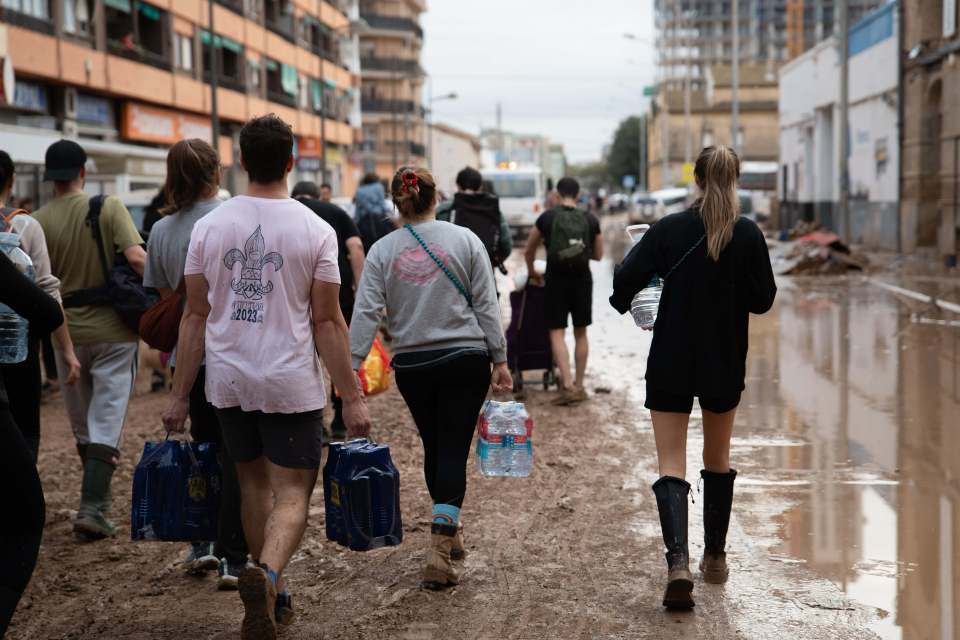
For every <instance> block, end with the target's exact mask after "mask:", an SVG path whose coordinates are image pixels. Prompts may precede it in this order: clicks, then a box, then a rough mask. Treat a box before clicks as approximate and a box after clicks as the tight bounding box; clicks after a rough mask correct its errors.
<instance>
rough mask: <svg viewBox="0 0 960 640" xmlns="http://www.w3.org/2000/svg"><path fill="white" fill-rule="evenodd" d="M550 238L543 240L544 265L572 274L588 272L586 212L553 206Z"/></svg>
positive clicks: (589, 252) (588, 250) (553, 271)
mask: <svg viewBox="0 0 960 640" xmlns="http://www.w3.org/2000/svg"><path fill="white" fill-rule="evenodd" d="M554 211H555V212H556V216H555V217H554V219H553V226H552V227H551V229H550V242H549V243H548V244H547V265H548V268H549V269H550V272H551V273H556V274H560V275H569V276H575V275H580V274H584V273H589V272H590V256H591V255H593V247H591V246H590V244H591V243H590V222H589V221H588V220H587V214H586V213H585V212H584V211H581V210H580V209H576V208H574V207H563V206H561V207H557V208H556V209H555V210H554Z"/></svg>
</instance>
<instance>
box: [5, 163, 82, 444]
mask: <svg viewBox="0 0 960 640" xmlns="http://www.w3.org/2000/svg"><path fill="white" fill-rule="evenodd" d="M14 177H15V173H14V165H13V160H11V158H10V156H9V155H8V154H7V152H6V151H0V232H8V233H15V234H17V236H18V239H19V241H20V248H21V249H23V251H24V252H25V253H26V254H27V255H28V256H30V259H31V260H32V261H33V269H34V274H35V282H36V284H37V286H39V287H40V288H41V289H43V290H44V291H45V292H46V293H47V294H48V295H49V296H50V297H52V298H53V299H54V300H56V301H57V303H58V304H59V303H60V280H58V279H57V278H56V276H54V275H53V273H52V272H51V270H50V255H49V253H48V252H47V239H46V236H44V235H43V227H41V226H40V223H38V222H37V221H36V220H34V219H33V218H32V217H31V216H30V215H29V214H28V213H27V212H26V211H24V210H23V209H18V208H13V207H10V208H8V207H5V206H4V204H5V203H6V202H7V201H8V200H9V199H10V191H11V190H12V188H13V181H14ZM50 335H51V334H49V333H47V334H44V333H41V332H39V330H38V328H37V327H36V326H34V325H32V324H31V325H30V334H29V342H28V346H27V359H26V360H24V361H23V362H18V363H16V364H2V365H0V373H2V374H3V377H4V379H5V380H6V388H7V395H8V396H9V398H10V412H11V413H12V414H13V419H14V422H16V423H17V426H18V427H19V428H20V432H21V433H22V434H23V437H24V439H25V440H26V441H27V445H28V446H29V447H30V452H31V454H32V455H33V461H34V462H36V461H37V454H38V452H39V451H40V401H41V397H42V395H43V379H42V376H41V373H40V351H41V349H40V343H41V341H42V340H43V339H44V338H46V339H50ZM55 335H56V340H57V347H58V349H59V351H60V352H61V353H62V355H63V359H64V362H65V363H67V366H68V373H67V379H66V383H67V384H74V383H75V382H76V381H77V378H79V376H80V362H79V361H78V360H77V355H76V353H75V352H74V349H73V341H72V340H71V339H70V331H69V330H68V329H67V325H66V324H64V323H63V322H61V323H60V325H59V326H58V327H57V329H56V331H55ZM51 346H52V345H51ZM54 377H55V378H56V376H54Z"/></svg>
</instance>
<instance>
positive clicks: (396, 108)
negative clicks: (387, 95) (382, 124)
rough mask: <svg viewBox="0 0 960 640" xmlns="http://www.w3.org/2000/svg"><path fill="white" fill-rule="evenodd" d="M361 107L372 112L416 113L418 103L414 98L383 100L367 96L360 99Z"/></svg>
mask: <svg viewBox="0 0 960 640" xmlns="http://www.w3.org/2000/svg"><path fill="white" fill-rule="evenodd" d="M360 108H361V109H362V110H364V111H367V112H370V113H416V112H417V105H416V104H415V103H414V102H413V100H383V99H382V98H367V97H364V98H362V99H361V100H360Z"/></svg>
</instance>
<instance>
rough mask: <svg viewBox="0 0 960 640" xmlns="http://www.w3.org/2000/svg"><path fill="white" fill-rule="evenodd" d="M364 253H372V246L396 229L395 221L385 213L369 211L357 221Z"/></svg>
mask: <svg viewBox="0 0 960 640" xmlns="http://www.w3.org/2000/svg"><path fill="white" fill-rule="evenodd" d="M357 230H358V231H359V232H360V240H361V241H362V242H363V251H364V253H370V247H372V246H373V245H374V243H375V242H376V241H377V240H379V239H380V238H382V237H383V236H385V235H387V234H388V233H391V232H392V231H395V230H396V227H395V226H394V224H393V221H392V220H391V219H390V217H389V216H388V215H387V214H384V213H368V214H367V215H365V216H363V217H362V218H360V220H359V221H358V222H357Z"/></svg>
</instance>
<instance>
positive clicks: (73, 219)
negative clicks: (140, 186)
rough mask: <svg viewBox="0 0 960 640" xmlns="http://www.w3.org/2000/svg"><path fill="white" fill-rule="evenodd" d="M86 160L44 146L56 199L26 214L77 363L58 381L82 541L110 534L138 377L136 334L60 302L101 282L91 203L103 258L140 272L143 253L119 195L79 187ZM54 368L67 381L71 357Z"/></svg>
mask: <svg viewBox="0 0 960 640" xmlns="http://www.w3.org/2000/svg"><path fill="white" fill-rule="evenodd" d="M86 161H87V154H86V152H85V151H84V150H83V147H81V146H80V145H79V144H77V143H76V142H73V141H72V140H60V141H59V142H54V143H53V144H52V145H50V147H49V148H48V149H47V153H46V160H45V169H44V179H45V180H49V181H52V182H53V191H54V194H55V196H56V197H55V198H54V199H53V200H51V201H50V202H49V203H47V204H46V205H45V206H43V207H42V208H40V209H39V210H38V211H37V212H36V213H34V214H33V216H34V218H36V220H37V222H39V223H40V226H42V227H43V232H44V234H45V235H46V237H47V248H48V250H49V252H50V266H51V270H52V272H53V275H54V276H56V277H57V278H59V279H60V292H61V294H62V295H63V298H64V301H65V302H64V304H65V306H67V313H66V315H67V325H68V327H69V330H70V336H71V338H72V339H73V343H74V345H75V347H74V348H75V351H76V354H77V358H78V359H79V361H80V367H81V368H80V379H79V381H78V382H77V384H75V385H65V386H63V387H61V390H62V392H63V399H64V403H65V404H66V407H67V415H68V416H69V418H70V425H71V426H72V427H73V434H74V437H75V438H76V441H77V451H78V453H79V454H80V458H81V460H82V461H83V483H82V486H81V491H80V508H79V510H78V511H77V518H76V520H75V521H74V523H73V530H74V532H75V533H76V534H77V536H78V537H80V538H81V539H84V540H96V539H99V538H104V537H108V536H113V535H114V533H115V530H114V526H113V524H112V523H111V522H110V521H109V520H108V519H107V514H108V513H109V512H110V506H111V503H112V498H111V492H110V483H111V480H112V478H113V473H114V471H115V470H116V468H117V463H118V462H119V460H120V449H119V447H120V436H121V433H122V432H123V423H124V421H125V420H126V416H127V404H128V403H129V401H130V395H131V393H133V385H134V382H135V381H136V377H137V364H138V352H139V347H140V345H139V339H140V338H139V336H138V335H137V334H136V333H134V332H133V330H131V329H130V328H129V327H128V326H127V325H126V324H124V323H123V321H122V320H121V319H120V316H119V315H117V313H116V312H115V311H114V310H113V308H112V307H111V306H110V305H107V304H90V305H84V306H76V307H71V306H70V305H69V304H67V300H68V298H69V296H70V294H77V295H82V292H87V291H90V290H92V289H96V288H99V287H102V286H104V284H105V283H106V282H105V279H104V265H103V261H102V259H101V252H100V249H99V248H98V247H97V244H96V242H95V241H94V237H93V233H92V231H91V227H90V225H89V224H88V222H87V220H88V214H89V213H90V210H91V206H97V205H98V206H99V207H100V224H99V229H100V236H101V240H102V248H103V251H104V253H105V254H106V256H107V260H108V261H110V260H111V259H116V258H117V257H120V256H122V257H124V258H125V259H126V260H127V262H128V263H129V265H130V267H132V268H133V270H134V271H135V272H136V273H138V274H142V273H143V267H144V264H145V262H146V252H145V251H144V249H143V239H142V238H141V237H140V234H139V233H138V232H137V228H136V227H135V226H134V224H133V218H131V217H130V212H129V211H127V208H126V207H124V206H123V202H121V201H120V199H119V198H116V197H114V196H109V197H106V198H103V197H99V196H97V197H94V198H91V197H90V196H88V195H87V194H86V193H85V192H84V190H83V187H84V181H85V179H86V175H87V174H86V168H85V165H86ZM57 368H58V369H59V371H60V379H61V380H67V379H69V377H70V375H71V373H70V372H71V369H72V363H71V362H69V361H68V360H67V359H66V357H65V355H64V354H63V353H62V352H61V353H58V354H57Z"/></svg>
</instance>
